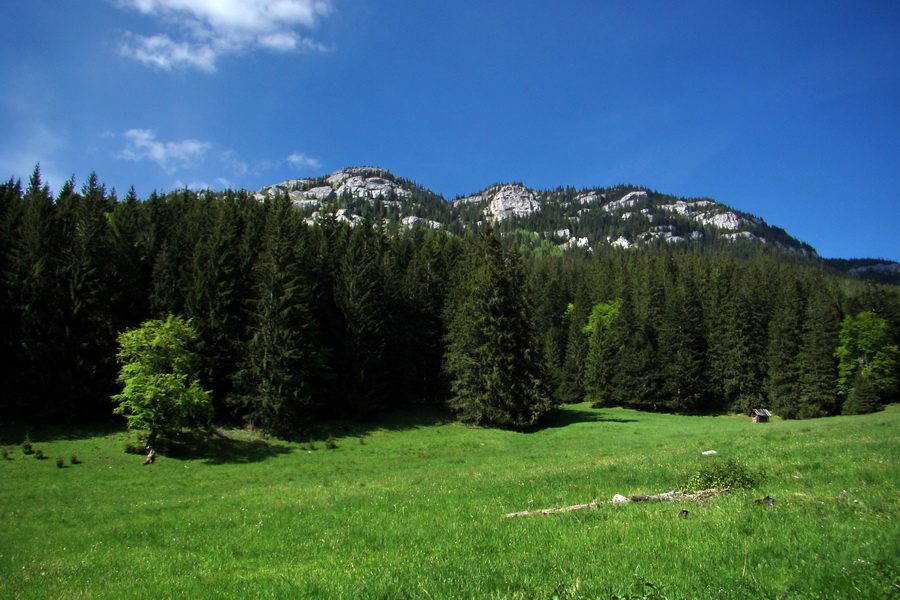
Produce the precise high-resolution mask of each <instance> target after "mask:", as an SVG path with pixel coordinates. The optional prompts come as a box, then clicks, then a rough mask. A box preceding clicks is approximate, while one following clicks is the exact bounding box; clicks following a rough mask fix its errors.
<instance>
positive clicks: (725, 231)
mask: <svg viewBox="0 0 900 600" xmlns="http://www.w3.org/2000/svg"><path fill="white" fill-rule="evenodd" d="M278 194H286V195H287V196H288V197H289V198H290V200H291V201H292V202H293V203H294V205H295V206H296V207H297V209H298V210H302V211H304V213H305V214H306V216H307V219H308V222H310V223H314V222H316V221H317V220H319V219H321V218H323V217H325V216H326V215H330V216H331V217H333V218H335V219H337V220H338V221H345V222H348V223H350V224H357V223H360V222H361V221H363V219H364V218H366V217H367V216H368V218H378V219H382V220H384V221H385V222H387V223H388V224H389V226H396V227H399V228H415V227H426V228H429V229H446V230H448V231H450V232H454V233H461V232H463V231H465V230H467V229H470V228H471V227H474V226H480V225H484V224H486V223H493V224H494V227H495V229H498V230H499V231H500V233H501V235H504V236H509V235H518V236H519V238H520V240H523V239H526V238H527V241H528V243H530V244H531V245H532V246H541V247H542V248H545V249H554V248H555V249H556V250H554V251H568V250H581V251H592V250H595V249H597V248H600V247H603V246H607V247H617V248H640V247H646V246H650V245H654V244H716V243H726V244H738V243H751V244H765V245H769V246H773V247H776V248H779V249H781V250H787V251H790V252H792V253H798V254H802V255H805V256H808V257H811V258H818V257H817V255H816V251H815V250H814V249H813V248H812V247H811V246H809V245H808V244H805V243H803V242H802V241H800V240H797V239H796V238H794V237H792V236H790V235H789V234H788V233H787V232H786V231H784V230H783V229H781V228H779V227H776V226H772V225H769V224H768V223H766V222H765V221H764V220H763V219H761V218H759V217H757V216H754V215H750V214H747V213H745V212H742V211H740V210H737V209H735V208H732V207H729V206H727V205H725V204H722V203H720V202H717V201H715V200H713V199H710V198H678V197H675V196H671V195H668V194H664V193H659V192H655V191H651V190H649V189H646V188H641V187H637V186H629V185H618V186H614V187H610V188H600V187H598V188H590V189H581V190H576V189H575V188H572V187H558V188H556V189H552V190H535V189H531V188H528V187H526V186H525V185H524V184H522V183H500V184H494V185H491V186H490V187H488V188H485V189H484V190H482V191H479V192H476V193H474V194H471V195H468V196H460V197H458V198H455V199H452V200H447V199H445V198H444V197H443V196H441V195H439V194H436V193H434V192H432V191H430V190H429V189H427V188H425V187H423V186H421V185H419V184H417V183H414V182H412V181H410V180H407V179H403V178H402V177H398V176H396V175H394V174H393V173H391V172H390V171H388V170H387V169H383V168H380V167H348V168H345V169H340V170H338V171H335V172H334V173H332V174H330V175H323V176H319V177H314V178H303V179H289V180H287V181H283V182H281V183H277V184H274V185H269V186H266V187H264V188H262V189H261V190H259V192H258V193H257V194H256V197H257V199H259V200H261V201H262V200H265V199H267V198H273V197H274V196H276V195H278ZM523 236H524V237H523ZM875 262H876V263H877V264H869V263H866V264H855V263H854V264H852V265H836V266H837V267H838V268H841V269H842V270H845V271H847V272H849V273H856V274H860V275H866V274H871V273H876V274H880V275H885V276H892V277H896V276H898V273H900V265H898V264H897V263H889V262H887V263H886V262H885V261H881V262H878V261H875ZM882 263H884V264H882ZM851 269H852V270H851Z"/></svg>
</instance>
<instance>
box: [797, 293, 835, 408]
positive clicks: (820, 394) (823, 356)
mask: <svg viewBox="0 0 900 600" xmlns="http://www.w3.org/2000/svg"><path fill="white" fill-rule="evenodd" d="M810 290H812V294H811V296H810V298H809V299H808V300H807V305H806V311H805V314H804V321H803V335H802V339H801V343H800V352H799V354H798V356H797V361H798V363H799V365H800V379H799V381H798V383H797V411H796V414H795V415H792V416H796V418H798V419H809V418H814V417H824V416H829V415H833V414H835V413H836V412H837V411H838V408H839V403H838V396H837V392H836V386H837V361H836V360H835V358H834V349H835V347H836V346H837V342H838V328H839V326H840V322H841V317H840V312H839V310H838V306H837V302H836V300H835V298H834V296H833V295H832V290H831V289H830V288H829V286H828V285H827V284H826V283H825V282H824V281H822V280H821V279H817V280H814V281H813V285H812V286H811V287H810Z"/></svg>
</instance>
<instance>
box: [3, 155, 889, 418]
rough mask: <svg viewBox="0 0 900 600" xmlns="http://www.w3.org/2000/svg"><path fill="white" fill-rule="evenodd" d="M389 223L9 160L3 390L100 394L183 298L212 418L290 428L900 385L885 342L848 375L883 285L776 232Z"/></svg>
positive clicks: (46, 400) (669, 407)
mask: <svg viewBox="0 0 900 600" xmlns="http://www.w3.org/2000/svg"><path fill="white" fill-rule="evenodd" d="M383 223H384V221H383V220H381V219H379V218H377V217H376V213H374V212H373V213H371V214H370V215H368V219H367V220H366V221H365V223H364V224H361V225H357V226H356V227H352V228H351V227H350V226H348V225H347V224H346V223H339V222H337V221H336V220H334V219H332V218H329V217H327V216H326V217H324V218H322V219H320V220H319V221H318V222H317V224H316V225H312V226H311V225H307V224H306V223H305V221H304V217H303V215H302V213H301V212H300V211H297V210H295V209H294V208H293V207H292V205H291V203H290V202H289V201H288V200H287V198H285V197H283V196H282V197H276V198H273V199H271V200H267V201H265V202H259V201H257V200H256V199H255V198H254V197H253V196H252V195H250V194H248V193H247V192H244V191H240V192H236V191H228V192H224V193H221V194H213V193H209V192H199V193H198V192H193V191H190V190H181V191H177V192H172V193H169V194H166V195H158V194H156V193H154V194H151V195H150V197H148V198H146V199H143V200H141V199H138V198H137V197H136V195H135V193H134V191H133V190H132V191H130V192H129V193H128V194H127V195H126V196H125V197H124V198H121V199H120V198H118V197H117V195H116V194H115V192H110V191H108V190H107V189H106V188H105V186H103V185H102V184H101V183H100V182H99V181H98V179H97V177H96V175H91V176H90V177H89V178H88V180H87V181H86V182H85V183H84V184H83V185H82V186H81V188H80V189H78V188H77V187H76V184H75V182H74V181H71V182H68V183H67V184H66V185H64V186H63V188H62V189H61V190H60V191H59V192H58V193H57V194H56V195H55V196H54V195H53V194H52V193H51V192H50V190H49V189H48V188H47V186H46V185H44V184H43V182H42V181H41V178H40V172H39V170H38V169H36V170H35V173H34V174H33V175H32V177H31V180H30V181H29V183H28V184H27V186H24V187H23V186H22V184H21V183H20V182H18V181H13V180H10V181H8V182H7V183H5V184H3V185H0V228H2V229H0V273H2V286H3V287H2V293H0V318H2V322H3V323H5V324H6V325H5V326H4V328H3V334H2V339H0V353H2V361H0V365H2V367H0V369H2V372H0V378H2V386H3V390H4V394H3V395H2V398H0V403H2V404H0V414H2V415H3V418H28V419H41V420H73V419H78V420H90V419H96V418H98V417H102V416H106V415H108V414H109V413H110V412H111V410H112V402H111V401H110V399H109V398H110V396H111V395H112V394H115V393H116V392H117V391H119V390H117V389H116V386H115V380H116V373H117V365H116V363H115V354H116V336H117V334H118V333H119V332H121V331H123V330H125V329H129V328H133V327H135V326H137V325H139V324H140V323H142V322H143V321H145V320H147V319H150V318H165V317H166V316H167V315H171V314H176V315H183V316H184V317H186V318H188V319H190V320H191V323H192V325H193V327H194V328H195V330H196V332H197V334H198V339H199V343H198V345H197V348H196V351H197V355H198V367H197V368H198V373H197V376H198V377H199V378H200V380H201V382H202V383H203V385H204V386H205V387H206V388H207V389H210V390H211V391H212V393H213V398H214V405H215V410H216V418H217V419H220V420H233V421H239V420H246V421H249V422H251V423H253V424H255V425H257V426H260V427H264V428H266V429H269V430H271V431H274V432H278V433H284V432H290V431H296V430H300V429H302V428H304V427H306V426H308V425H309V424H311V423H314V422H316V421H319V420H323V419H366V418H369V417H371V416H373V415H376V414H379V413H383V412H385V411H389V410H394V409H397V408H401V407H408V406H412V405H416V404H422V403H432V404H440V405H447V406H449V407H450V408H451V409H452V410H454V412H455V413H456V414H457V415H458V416H459V417H460V418H462V419H465V420H467V421H471V422H475V423H483V424H495V425H502V426H507V427H513V428H519V429H523V428H528V427H530V426H533V425H534V424H536V423H537V422H538V421H539V420H540V418H541V417H542V416H543V415H545V414H547V412H548V411H549V410H550V409H551V408H552V406H553V405H554V404H555V403H558V402H569V401H581V400H583V399H585V398H590V399H592V400H594V401H596V402H599V403H600V404H620V405H626V406H634V407H640V408H645V409H651V410H666V411H675V412H684V413H695V412H710V411H722V410H744V409H746V408H748V407H751V406H753V407H757V406H761V407H770V408H771V409H773V411H774V412H776V414H780V415H782V416H786V417H797V418H802V417H814V416H822V415H830V414H837V413H839V412H841V411H842V409H843V408H844V406H845V404H846V403H847V400H848V399H849V398H850V396H851V395H852V393H853V390H856V389H862V388H865V389H866V390H869V389H872V390H874V392H872V393H868V392H867V393H868V396H866V398H868V399H867V400H866V402H867V403H866V404H865V407H869V408H871V407H873V406H876V405H877V404H879V403H883V402H886V401H889V400H891V399H894V398H895V394H896V386H894V387H891V385H890V382H889V381H888V383H885V381H887V379H885V376H884V375H883V373H894V374H895V375H896V365H894V366H891V365H890V364H889V365H888V367H887V370H886V371H885V368H884V366H883V365H884V360H882V361H881V362H880V363H879V365H881V366H879V367H878V369H879V370H877V374H878V375H877V377H874V376H873V377H874V379H877V381H875V383H877V384H878V385H876V386H875V387H874V388H873V387H872V385H868V383H872V382H868V381H861V382H857V381H856V380H854V381H851V382H850V384H848V383H847V381H848V379H847V378H848V377H850V378H851V379H852V378H857V377H858V376H859V373H867V371H866V370H865V369H862V368H859V369H856V370H855V371H854V370H853V369H851V370H850V371H847V372H845V373H843V374H841V373H842V372H841V371H840V369H839V366H840V365H839V356H843V355H840V354H838V355H836V351H837V350H838V348H839V347H842V344H843V342H842V338H841V335H840V334H841V332H842V327H843V326H844V324H845V321H846V319H847V318H848V317H850V318H854V317H855V316H856V315H858V314H860V313H862V312H871V313H872V314H873V315H875V318H876V320H877V322H878V323H882V324H884V326H885V327H886V331H887V332H888V339H887V341H886V342H884V341H883V342H881V344H882V346H884V345H885V344H887V345H888V346H890V345H891V344H894V345H896V343H897V339H896V338H897V331H898V325H900V303H898V296H897V294H896V293H895V291H894V290H893V289H892V288H882V287H878V286H873V285H868V286H866V285H862V284H859V283H856V282H854V281H852V280H848V279H838V278H836V277H835V276H833V275H829V274H827V273H825V272H824V271H823V270H822V269H821V268H819V267H816V266H815V265H812V264H811V263H805V262H803V261H796V260H794V261H790V260H780V259H779V258H778V257H777V256H776V255H767V254H763V253H755V254H751V255H750V256H748V257H739V256H737V255H736V254H734V253H731V252H727V251H722V252H718V253H715V254H712V255H708V256H702V257H701V256H698V255H696V254H693V253H691V252H689V251H687V250H686V249H680V250H673V249H653V250H650V251H639V252H638V251H633V250H632V251H607V252H603V253H597V255H596V256H590V254H589V253H587V252H572V253H564V254H562V255H558V254H556V253H553V254H552V255H550V254H547V255H539V254H536V253H528V254H527V257H526V258H527V259H526V258H523V255H522V254H521V253H520V252H519V250H518V248H517V246H516V245H515V237H514V236H509V237H503V238H501V236H499V235H498V234H497V233H495V232H493V231H491V230H490V229H489V228H488V229H486V230H482V231H479V232H471V233H469V234H466V235H452V234H448V233H445V232H435V231H432V230H430V229H427V228H415V229H413V230H410V231H399V232H398V231H391V232H389V231H388V230H387V229H386V228H385V226H384V224H383ZM501 239H502V242H501ZM736 247H737V246H736ZM878 327H880V325H878ZM856 350H857V349H856V348H855V347H854V349H853V350H852V351H851V355H852V359H853V360H858V358H859V357H858V354H859V353H858V352H856ZM854 352H856V353H855V354H854ZM888 354H890V352H888ZM888 358H889V357H888ZM889 362H890V361H889V360H888V363H889ZM860 364H862V363H860ZM891 369H893V371H891ZM845 371H846V369H845ZM874 379H873V381H874ZM859 383H862V384H865V385H858V384H859ZM866 385H868V387H866ZM873 394H874V395H873ZM873 398H874V399H873Z"/></svg>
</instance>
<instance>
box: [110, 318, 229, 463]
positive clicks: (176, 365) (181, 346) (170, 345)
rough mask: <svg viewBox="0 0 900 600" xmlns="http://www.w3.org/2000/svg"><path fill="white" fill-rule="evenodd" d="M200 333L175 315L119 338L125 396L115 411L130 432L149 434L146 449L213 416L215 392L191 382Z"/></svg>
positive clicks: (145, 325) (189, 323)
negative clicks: (193, 349) (195, 343)
mask: <svg viewBox="0 0 900 600" xmlns="http://www.w3.org/2000/svg"><path fill="white" fill-rule="evenodd" d="M196 339H197V334H196V332H195V331H194V329H193V327H191V322H190V321H185V320H184V319H183V318H181V317H179V316H176V315H169V316H168V317H167V318H166V319H165V320H159V319H154V320H150V321H146V322H144V323H143V324H142V325H141V326H140V327H137V328H135V329H129V330H127V331H123V332H122V333H120V334H119V337H118V341H119V351H118V354H117V357H118V360H119V363H120V364H121V365H122V368H121V370H120V371H119V378H118V381H119V383H121V384H122V385H123V386H124V387H123V389H122V393H120V394H116V395H115V396H113V400H115V401H116V402H118V403H119V405H118V406H117V407H116V408H115V409H114V410H113V412H115V413H117V414H121V415H125V418H126V419H127V420H128V427H129V429H146V430H148V436H147V448H148V451H149V450H152V449H153V447H154V444H155V442H156V439H157V437H158V436H159V435H168V434H172V433H175V432H177V431H179V430H181V429H182V428H184V427H187V426H189V425H191V424H192V423H198V422H203V421H204V420H206V421H208V420H209V418H210V417H211V416H212V403H211V401H210V393H209V392H208V391H206V390H204V389H203V388H202V387H201V386H200V383H199V381H197V380H196V379H192V378H191V373H192V370H193V367H194V362H195V359H196V356H195V354H194V352H193V351H192V350H191V344H192V343H194V342H195V341H196Z"/></svg>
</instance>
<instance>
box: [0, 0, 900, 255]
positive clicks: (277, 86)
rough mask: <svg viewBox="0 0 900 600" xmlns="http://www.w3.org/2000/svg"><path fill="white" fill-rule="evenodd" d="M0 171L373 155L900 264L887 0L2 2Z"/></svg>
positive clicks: (118, 180) (110, 173) (199, 182)
mask: <svg viewBox="0 0 900 600" xmlns="http://www.w3.org/2000/svg"><path fill="white" fill-rule="evenodd" d="M2 14H3V17H4V22H5V23H6V24H7V25H6V27H5V28H4V35H3V36H0V57H2V61H0V75H2V81H3V82H4V83H3V86H2V89H0V178H2V179H6V178H8V177H9V176H16V177H21V178H22V179H23V180H27V178H28V176H29V174H30V173H31V171H32V169H33V167H34V165H35V163H37V162H40V163H41V168H42V171H43V173H44V176H45V180H47V181H48V182H49V183H50V184H51V187H52V188H53V189H54V190H58V189H59V186H60V184H61V182H62V181H64V180H65V179H68V178H69V177H71V176H72V175H74V176H75V177H76V180H77V181H78V183H79V185H80V183H81V182H83V181H84V180H85V179H86V178H87V176H88V174H89V173H90V172H92V171H96V172H97V174H98V176H99V177H100V179H101V180H102V181H104V182H106V183H107V185H108V186H109V187H115V188H116V189H117V190H118V192H119V193H120V195H123V194H124V192H125V191H127V189H128V188H129V187H130V186H132V185H134V186H135V188H136V190H137V192H138V195H139V196H140V197H145V196H146V195H147V194H149V193H150V191H152V190H153V189H157V190H159V191H169V190H172V189H176V188H179V187H183V186H191V187H211V188H213V189H223V188H226V187H234V188H247V189H253V190H255V189H258V188H259V187H262V186H263V185H266V184H271V183H277V182H280V181H283V180H284V179H288V178H295V177H302V176H310V175H320V174H327V173H331V172H332V171H334V170H337V169H339V168H341V167H344V166H351V165H377V166H381V167H384V168H387V169H390V170H391V171H392V172H394V173H395V174H397V175H400V176H402V177H406V178H408V179H412V180H414V181H417V182H419V183H421V184H423V185H425V186H427V187H429V188H431V189H433V190H434V191H436V192H438V193H441V194H443V195H445V196H446V197H447V198H453V197H455V196H457V195H467V194H470V193H474V192H476V191H479V190H481V189H483V188H485V187H487V186H489V185H491V184H493V183H497V182H509V181H521V182H523V183H524V184H525V185H527V186H529V187H533V188H539V189H546V188H555V187H557V186H559V185H574V186H576V187H579V188H581V187H593V186H611V185H616V184H619V183H632V184H636V185H641V186H645V187H647V188H649V189H654V190H657V191H660V192H665V193H670V194H674V195H677V196H684V197H699V196H702V197H712V198H714V199H716V200H719V201H720V202H724V203H726V204H729V205H731V206H733V207H735V208H737V209H739V210H743V211H746V212H749V213H752V214H755V215H758V216H760V217H762V218H764V219H766V220H767V221H768V222H769V223H770V224H774V225H778V226H781V227H784V228H785V229H787V231H788V232H789V233H791V234H792V235H794V236H796V237H798V238H799V239H801V240H803V241H805V242H808V243H810V244H812V245H813V246H814V247H815V248H816V249H817V250H818V251H819V253H820V254H821V255H822V256H825V257H839V258H850V257H880V258H888V259H893V260H900V241H898V239H900V236H898V234H897V229H898V226H900V2H896V0H885V1H867V0H855V1H842V2H834V1H829V0H822V1H818V2H802V1H798V2H784V1H779V2H763V1H759V2H722V1H720V0H718V1H709V2H704V1H693V0H683V1H680V2H648V1H640V0H631V1H621V2H619V1H604V0H593V1H575V0H573V1H566V0H556V1H542V0H519V1H515V2H513V1H507V0H497V1H489V0H480V1H477V2H476V1H470V0H456V1H431V0H413V1H410V0H77V1H76V0H7V1H6V2H4V4H3V9H2Z"/></svg>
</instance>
